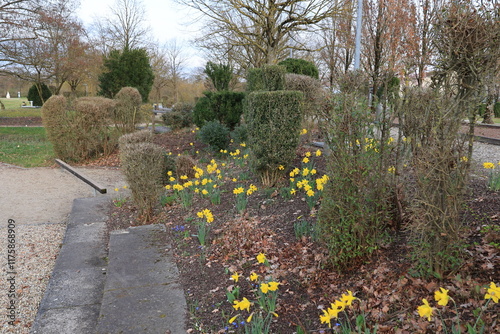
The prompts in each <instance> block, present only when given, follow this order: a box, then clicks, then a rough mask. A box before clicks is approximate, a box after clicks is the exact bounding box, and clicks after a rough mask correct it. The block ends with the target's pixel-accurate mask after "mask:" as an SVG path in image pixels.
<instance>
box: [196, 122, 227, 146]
mask: <svg viewBox="0 0 500 334" xmlns="http://www.w3.org/2000/svg"><path fill="white" fill-rule="evenodd" d="M198 137H199V138H200V141H201V142H202V143H204V144H207V145H209V146H210V148H211V149H212V150H213V151H214V152H219V151H220V150H225V149H227V148H228V146H229V141H230V138H229V129H228V128H227V127H226V126H225V125H223V124H220V122H218V121H211V122H207V123H205V125H204V126H203V127H202V128H201V129H200V131H199V132H198Z"/></svg>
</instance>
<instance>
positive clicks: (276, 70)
mask: <svg viewBox="0 0 500 334" xmlns="http://www.w3.org/2000/svg"><path fill="white" fill-rule="evenodd" d="M285 74H286V68H285V67H284V66H279V65H264V66H263V67H260V68H252V69H250V70H249V71H248V74H247V90H248V91H261V90H266V91H276V90H283V89H285Z"/></svg>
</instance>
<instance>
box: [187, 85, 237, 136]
mask: <svg viewBox="0 0 500 334" xmlns="http://www.w3.org/2000/svg"><path fill="white" fill-rule="evenodd" d="M204 94H205V97H204V98H201V99H199V100H198V103H197V106H198V107H196V108H195V110H194V114H195V116H194V119H195V123H196V125H197V126H198V127H200V128H201V127H202V126H203V124H205V122H210V121H214V120H217V121H219V122H220V123H221V124H224V125H226V126H227V127H228V128H229V129H231V130H232V129H234V127H235V126H236V125H238V124H239V123H240V119H241V115H242V114H243V100H244V99H245V93H243V92H231V91H227V90H225V91H218V92H205V93H204Z"/></svg>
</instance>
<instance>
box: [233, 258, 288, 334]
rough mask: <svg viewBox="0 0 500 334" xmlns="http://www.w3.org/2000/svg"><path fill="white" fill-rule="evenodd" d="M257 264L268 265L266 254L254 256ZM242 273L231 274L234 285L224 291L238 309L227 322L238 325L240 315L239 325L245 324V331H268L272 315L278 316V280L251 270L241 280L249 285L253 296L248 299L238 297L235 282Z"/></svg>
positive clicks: (238, 288)
mask: <svg viewBox="0 0 500 334" xmlns="http://www.w3.org/2000/svg"><path fill="white" fill-rule="evenodd" d="M256 260H257V263H258V264H264V265H268V261H267V258H266V255H265V254H264V253H259V254H258V255H257V256H256ZM241 278H242V275H240V273H238V272H233V273H232V274H231V277H230V280H232V281H233V282H234V283H235V285H234V286H232V289H231V290H228V291H227V292H226V296H227V300H228V302H229V303H231V304H232V307H233V308H234V309H235V310H236V311H240V312H239V313H237V314H236V315H234V316H233V317H231V318H230V319H229V321H228V322H229V324H232V325H234V326H238V323H237V322H236V319H238V318H240V317H242V318H243V319H244V321H241V322H240V323H239V325H244V326H245V332H246V333H259V334H265V333H269V331H270V325H271V322H272V319H273V318H274V317H278V314H277V313H276V300H277V297H278V290H279V286H280V285H281V283H280V282H278V281H275V280H273V279H265V278H264V277H262V276H260V275H259V274H257V273H256V272H255V271H252V272H251V273H250V275H249V276H248V277H247V278H246V279H244V280H242V281H243V282H245V281H246V282H248V283H249V284H250V285H251V291H252V292H253V294H254V297H255V298H251V299H248V298H247V297H243V298H240V296H239V293H240V286H239V285H237V284H236V283H239V282H240V279H241Z"/></svg>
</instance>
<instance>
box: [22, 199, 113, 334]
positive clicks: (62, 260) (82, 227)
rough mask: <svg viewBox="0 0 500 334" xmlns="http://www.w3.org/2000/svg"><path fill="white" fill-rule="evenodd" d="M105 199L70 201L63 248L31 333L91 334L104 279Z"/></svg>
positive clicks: (95, 322)
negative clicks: (70, 205) (71, 204)
mask: <svg viewBox="0 0 500 334" xmlns="http://www.w3.org/2000/svg"><path fill="white" fill-rule="evenodd" d="M109 200H110V198H109V197H108V196H99V197H92V198H80V199H75V200H74V201H73V207H72V211H71V214H70V217H69V220H68V224H67V227H66V234H65V237H64V240H63V245H62V247H61V250H60V252H59V256H58V257H57V260H56V264H55V266H54V270H53V272H52V276H51V278H50V280H49V284H48V286H47V290H46V291H45V294H44V297H43V298H42V301H41V303H40V306H39V309H38V313H37V316H36V318H35V321H34V323H33V326H32V328H31V333H33V334H45V333H47V334H53V333H58V334H66V333H68V334H70V333H71V334H73V333H78V334H79V333H82V334H87V333H89V334H93V333H95V328H96V325H97V320H98V316H99V311H100V308H101V302H102V296H103V291H104V283H105V279H106V267H107V257H106V254H107V250H106V247H107V244H106V239H105V233H106V224H105V220H106V217H107V203H109Z"/></svg>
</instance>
